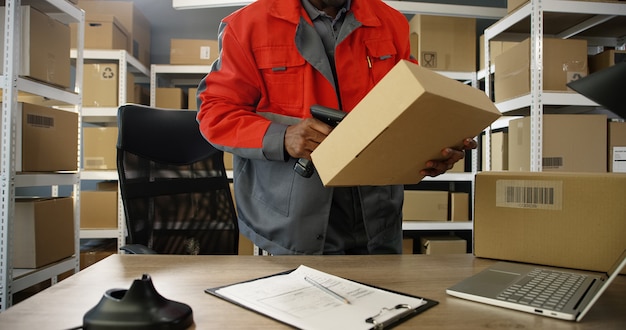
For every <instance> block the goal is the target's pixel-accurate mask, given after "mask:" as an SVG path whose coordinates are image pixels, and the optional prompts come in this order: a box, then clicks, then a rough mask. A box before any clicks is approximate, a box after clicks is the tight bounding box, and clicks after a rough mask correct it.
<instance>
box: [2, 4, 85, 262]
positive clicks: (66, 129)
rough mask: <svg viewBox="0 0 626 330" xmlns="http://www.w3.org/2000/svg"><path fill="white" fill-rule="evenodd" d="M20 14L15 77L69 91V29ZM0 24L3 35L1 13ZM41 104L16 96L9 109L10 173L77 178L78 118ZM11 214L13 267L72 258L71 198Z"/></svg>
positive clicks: (21, 205) (28, 203) (25, 203)
mask: <svg viewBox="0 0 626 330" xmlns="http://www.w3.org/2000/svg"><path fill="white" fill-rule="evenodd" d="M20 14H21V18H20V20H21V26H20V27H19V29H20V30H21V40H20V46H21V47H20V49H19V53H18V56H19V58H20V66H19V67H18V68H15V69H16V70H17V74H18V75H19V76H20V77H25V78H28V79H32V80H35V81H38V82H41V83H44V84H48V85H51V86H54V87H55V88H58V89H59V90H65V91H69V90H70V85H71V64H70V58H69V52H70V28H69V27H68V26H67V25H65V24H63V23H62V22H60V21H57V20H56V19H54V18H52V17H50V16H48V15H47V14H45V13H44V12H42V11H40V10H38V9H36V8H35V7H32V6H28V5H26V6H21V7H20ZM0 21H1V24H0V31H1V32H2V34H3V35H5V34H6V33H5V31H4V28H5V26H6V25H5V7H1V8H0ZM0 56H2V58H1V60H0V71H2V72H5V69H7V68H5V67H4V64H5V59H4V57H3V56H4V53H3V54H2V55H0ZM0 92H2V91H0ZM41 99H42V98H41V97H37V96H34V95H25V94H24V93H21V92H20V93H19V95H18V103H17V108H15V109H12V111H14V113H15V120H16V123H15V124H16V125H15V127H16V132H15V136H14V138H15V140H14V141H15V156H14V158H15V168H14V169H15V171H16V172H21V173H25V172H32V173H55V172H60V171H69V172H76V171H77V170H78V161H77V159H78V114H77V113H76V112H72V111H64V110H58V109H53V108H51V107H48V106H47V104H44V103H45V102H41V103H40V102H39V101H41ZM32 102H34V103H32ZM2 134H8V132H2ZM5 155H6V154H4V153H3V155H2V156H3V157H4V156H5ZM14 212H15V217H14V219H13V224H14V227H13V237H12V242H13V246H12V249H11V253H12V260H13V265H12V266H13V267H15V268H39V267H42V266H45V265H48V264H50V263H53V262H56V261H59V260H62V259H65V258H69V257H71V256H72V255H74V254H75V249H74V242H75V240H74V199H73V198H72V197H42V198H40V197H26V198H22V197H16V199H15V209H14Z"/></svg>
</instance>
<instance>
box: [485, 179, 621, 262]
mask: <svg viewBox="0 0 626 330" xmlns="http://www.w3.org/2000/svg"><path fill="white" fill-rule="evenodd" d="M475 192H476V196H475V204H474V205H475V212H474V253H475V255H476V256H478V257H484V258H493V259H502V260H512V261H519V262H528V263H535V264H544V265H550V266H559V267H568V268H577V269H584V270H593V271H606V270H607V269H609V267H610V266H611V265H612V264H613V262H614V261H615V259H617V257H618V256H619V254H621V253H622V251H624V249H625V248H626V239H624V233H626V203H624V196H626V174H623V173H581V172H567V173H565V172H563V173H561V172H559V173H546V172H522V173H519V172H481V173H478V174H477V175H476V189H475Z"/></svg>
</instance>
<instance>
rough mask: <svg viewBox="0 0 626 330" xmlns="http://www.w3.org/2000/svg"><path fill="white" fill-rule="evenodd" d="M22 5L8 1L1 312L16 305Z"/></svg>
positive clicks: (0, 231) (0, 217)
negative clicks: (17, 126)
mask: <svg viewBox="0 0 626 330" xmlns="http://www.w3.org/2000/svg"><path fill="white" fill-rule="evenodd" d="M20 6H21V1H20V0H8V1H5V12H4V31H5V33H4V49H3V52H4V63H3V64H4V72H3V77H4V81H3V82H2V83H3V86H2V88H3V93H2V150H1V152H2V157H1V159H2V161H1V162H0V171H1V173H2V182H1V185H2V187H1V188H0V189H1V190H0V194H1V196H0V212H1V215H0V272H1V274H0V276H1V277H2V279H1V282H0V311H3V310H5V309H7V308H8V307H10V306H11V305H12V304H13V289H12V282H13V260H12V254H11V251H12V246H13V242H12V240H13V235H12V233H13V221H14V214H15V157H14V156H13V155H15V134H16V130H15V124H16V116H17V112H16V111H14V109H15V107H16V106H17V79H18V75H19V68H20V64H19V63H20V56H19V55H20V54H19V51H20V49H21V45H20V35H21V28H20V26H21V11H20Z"/></svg>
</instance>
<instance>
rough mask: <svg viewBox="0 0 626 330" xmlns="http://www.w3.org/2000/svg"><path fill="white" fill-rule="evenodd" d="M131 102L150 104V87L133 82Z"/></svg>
mask: <svg viewBox="0 0 626 330" xmlns="http://www.w3.org/2000/svg"><path fill="white" fill-rule="evenodd" d="M132 103H135V104H143V105H150V88H148V87H147V86H144V85H142V84H135V86H134V93H133V101H132Z"/></svg>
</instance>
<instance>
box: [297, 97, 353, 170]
mask: <svg viewBox="0 0 626 330" xmlns="http://www.w3.org/2000/svg"><path fill="white" fill-rule="evenodd" d="M311 115H313V117H314V118H316V119H319V120H321V121H323V122H324V123H326V124H327V125H330V126H332V127H335V126H337V125H338V124H339V122H341V120H343V118H344V117H345V116H346V115H347V113H345V112H343V111H339V110H336V109H332V108H327V107H324V106H321V105H317V104H315V105H312V106H311ZM293 169H294V171H296V173H298V174H300V175H301V176H303V177H305V178H310V177H311V175H313V171H314V170H315V168H314V167H313V162H312V161H310V160H308V159H306V158H300V159H298V161H297V162H296V163H295V164H294V165H293Z"/></svg>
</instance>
